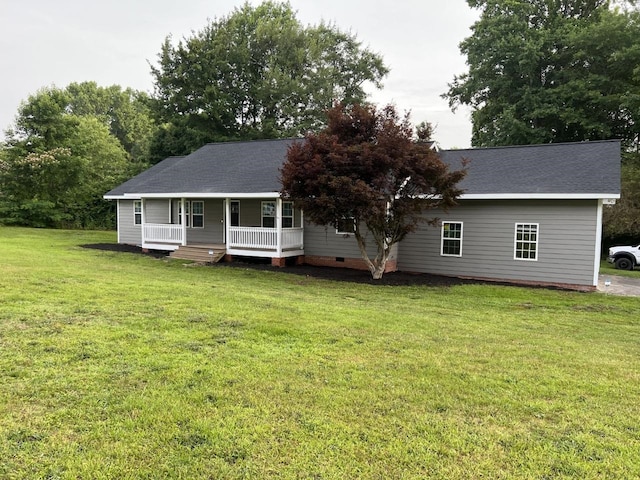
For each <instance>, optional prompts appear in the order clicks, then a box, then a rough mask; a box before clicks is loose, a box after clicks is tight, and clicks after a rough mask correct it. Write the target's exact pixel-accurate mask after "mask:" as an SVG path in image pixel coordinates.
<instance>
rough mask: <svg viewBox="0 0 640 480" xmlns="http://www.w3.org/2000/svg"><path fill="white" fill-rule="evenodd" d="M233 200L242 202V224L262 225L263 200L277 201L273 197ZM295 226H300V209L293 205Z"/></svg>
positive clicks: (250, 225)
mask: <svg viewBox="0 0 640 480" xmlns="http://www.w3.org/2000/svg"><path fill="white" fill-rule="evenodd" d="M232 200H233V201H237V202H240V226H242V227H261V226H262V202H275V200H272V199H266V198H265V199H253V198H250V199H244V198H243V199H241V200H236V199H232ZM293 226H294V227H299V226H300V210H298V209H297V208H296V206H295V204H294V206H293Z"/></svg>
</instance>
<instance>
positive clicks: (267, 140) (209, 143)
mask: <svg viewBox="0 0 640 480" xmlns="http://www.w3.org/2000/svg"><path fill="white" fill-rule="evenodd" d="M291 140H304V137H282V138H254V139H252V140H226V141H224V142H207V143H205V144H204V145H203V146H207V145H229V144H234V145H238V144H241V143H260V142H282V141H291ZM200 148H202V147H199V148H198V149H196V150H194V152H196V151H198V150H199V149H200ZM191 153H193V152H191Z"/></svg>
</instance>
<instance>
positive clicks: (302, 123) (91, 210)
mask: <svg viewBox="0 0 640 480" xmlns="http://www.w3.org/2000/svg"><path fill="white" fill-rule="evenodd" d="M157 60H158V61H157V64H156V65H154V66H152V67H151V75H152V77H153V83H154V90H153V92H152V93H151V94H147V93H144V92H139V91H134V90H132V89H129V88H124V89H123V88H122V87H120V86H118V85H114V86H110V87H101V86H98V85H97V84H96V83H95V82H85V83H72V84H71V85H68V86H67V87H65V88H58V87H48V88H43V89H42V90H40V91H38V92H36V93H35V94H33V95H31V96H29V98H28V99H27V100H26V101H24V102H23V103H22V104H21V106H20V108H19V110H18V112H17V115H16V120H15V123H14V125H13V126H12V127H11V128H9V129H8V130H7V131H6V134H5V136H6V141H5V142H4V143H3V144H2V145H1V146H0V223H4V224H19V225H28V226H37V227H73V228H112V227H113V226H114V225H115V211H114V206H113V205H112V204H111V203H109V202H105V201H104V200H102V195H103V194H104V193H105V192H106V191H108V190H110V189H111V188H113V187H114V186H116V185H118V184H119V183H121V182H122V181H124V180H126V179H127V178H129V177H131V176H132V175H134V174H136V173H139V172H140V171H142V170H144V169H145V168H147V167H149V166H150V165H153V164H154V163H157V162H159V161H160V160H163V159H164V158H166V157H168V156H171V155H185V154H189V153H191V152H192V151H194V150H195V149H197V148H199V147H201V146H202V145H203V144H204V143H207V142H216V141H231V140H251V139H258V138H260V139H264V138H279V137H295V136H301V135H303V134H304V133H306V132H307V131H310V130H314V129H318V128H321V127H322V126H324V124H325V123H326V120H325V112H326V110H328V109H329V108H330V107H331V106H332V105H333V104H334V103H335V102H346V103H358V102H365V101H366V94H365V90H364V87H365V84H367V83H371V84H372V85H374V86H375V87H378V88H380V87H381V82H382V79H383V78H384V76H385V75H386V74H387V72H388V68H387V67H386V65H385V64H384V62H383V59H382V56H381V55H379V54H377V53H375V52H372V51H371V50H369V49H368V48H365V47H363V45H362V44H361V42H360V41H359V40H358V38H357V36H356V35H354V34H351V33H347V32H344V31H341V30H340V29H339V28H338V27H337V26H335V25H333V24H329V23H324V22H321V23H319V24H317V25H308V26H306V25H303V24H302V23H301V22H300V20H298V19H297V17H296V14H295V12H294V11H293V10H292V8H291V6H290V5H289V4H288V3H278V2H270V1H267V2H264V3H262V4H261V5H259V6H256V7H253V6H251V5H249V4H248V3H246V4H245V5H243V6H241V7H239V8H236V9H234V10H233V11H232V12H231V13H229V14H228V15H226V16H223V17H220V18H218V19H214V20H213V21H210V22H209V23H208V24H207V25H206V26H205V27H204V28H203V29H202V30H200V31H198V32H194V33H193V34H192V36H190V37H189V38H185V39H183V40H180V41H179V42H177V43H174V42H173V41H172V38H171V37H170V36H169V37H167V38H166V40H165V42H164V43H163V44H162V46H161V50H160V53H159V54H158V59H157Z"/></svg>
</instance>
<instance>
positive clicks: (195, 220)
mask: <svg viewBox="0 0 640 480" xmlns="http://www.w3.org/2000/svg"><path fill="white" fill-rule="evenodd" d="M184 210H185V218H186V220H187V222H186V223H187V228H204V202H203V201H202V200H194V201H192V202H184ZM178 225H182V202H178Z"/></svg>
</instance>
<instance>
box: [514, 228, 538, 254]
mask: <svg viewBox="0 0 640 480" xmlns="http://www.w3.org/2000/svg"><path fill="white" fill-rule="evenodd" d="M514 258H515V259H516V260H537V259H538V224H537V223H516V235H515V253H514Z"/></svg>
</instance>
